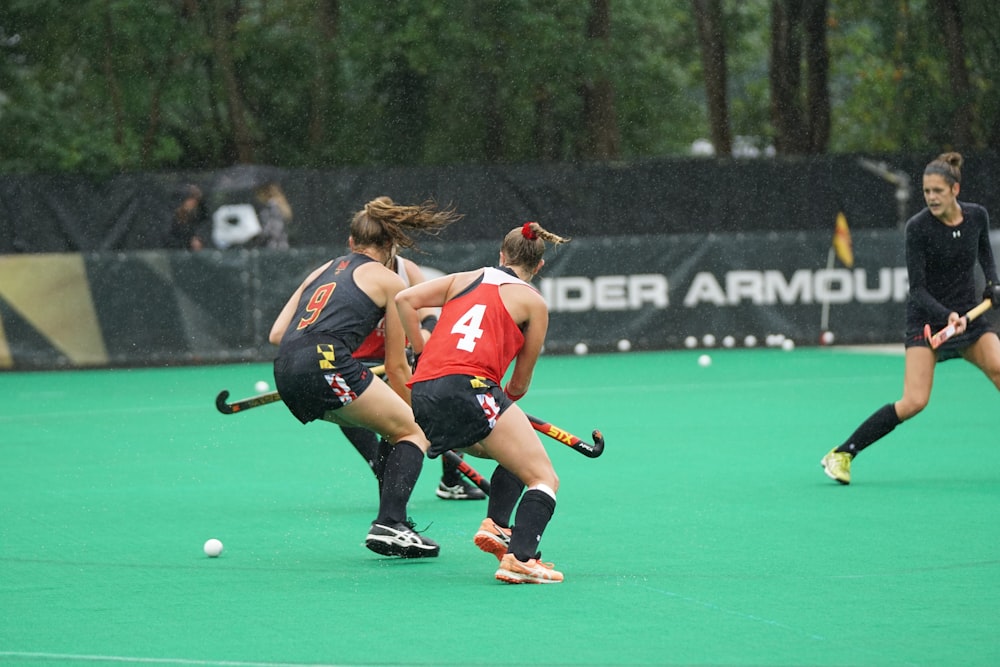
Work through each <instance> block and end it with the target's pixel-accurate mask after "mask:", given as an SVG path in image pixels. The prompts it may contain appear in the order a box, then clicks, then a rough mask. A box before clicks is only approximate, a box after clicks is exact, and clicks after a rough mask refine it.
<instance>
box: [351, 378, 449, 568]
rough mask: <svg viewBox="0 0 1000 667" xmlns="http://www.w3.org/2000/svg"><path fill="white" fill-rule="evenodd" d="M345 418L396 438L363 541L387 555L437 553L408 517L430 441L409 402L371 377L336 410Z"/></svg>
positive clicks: (418, 555)
mask: <svg viewBox="0 0 1000 667" xmlns="http://www.w3.org/2000/svg"><path fill="white" fill-rule="evenodd" d="M336 413H337V416H338V417H339V418H340V419H341V420H350V421H351V422H353V423H355V424H357V425H359V426H364V427H365V428H368V429H371V430H373V431H375V432H376V433H379V434H381V435H383V436H385V438H386V439H388V441H389V442H390V443H392V445H393V447H392V451H391V452H390V453H389V456H388V458H387V460H386V464H385V471H384V472H383V477H382V492H381V496H380V498H379V513H378V516H377V517H376V518H375V520H374V521H373V522H372V526H371V529H370V530H369V531H368V536H367V538H366V539H365V546H367V547H368V548H369V549H371V550H372V551H374V552H376V553H379V554H382V555H384V556H402V557H404V558H420V557H427V556H437V555H438V552H439V551H440V548H439V547H438V545H437V543H435V542H434V541H433V540H430V539H428V538H426V537H423V536H422V535H418V534H417V533H416V532H415V531H414V530H413V526H412V525H411V524H410V523H409V522H408V519H407V511H406V506H407V503H408V502H409V500H410V495H411V494H412V493H413V487H414V486H416V483H417V479H418V478H419V477H420V470H421V468H422V467H423V461H424V452H426V451H427V448H428V446H429V443H428V442H427V438H426V437H424V434H423V431H421V430H420V427H419V426H417V423H416V421H415V420H414V419H413V413H412V411H411V410H410V406H408V405H407V404H406V402H405V401H404V400H403V399H402V398H400V397H399V395H398V394H396V392H394V391H393V390H392V389H390V388H389V386H388V385H386V384H385V383H382V382H373V383H372V384H371V385H369V387H368V388H367V389H365V391H364V392H363V393H362V394H361V395H360V396H358V397H357V398H355V399H354V400H353V401H352V402H351V403H349V404H348V405H345V406H344V407H343V408H340V409H339V410H337V411H336Z"/></svg>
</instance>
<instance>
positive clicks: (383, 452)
mask: <svg viewBox="0 0 1000 667" xmlns="http://www.w3.org/2000/svg"><path fill="white" fill-rule="evenodd" d="M389 454H392V443H390V442H389V441H388V440H386V439H385V438H379V439H378V448H377V449H376V450H375V465H374V466H373V468H374V470H375V478H376V479H377V480H378V492H379V495H380V496H381V495H382V480H383V479H384V478H385V464H386V463H387V462H388V461H389Z"/></svg>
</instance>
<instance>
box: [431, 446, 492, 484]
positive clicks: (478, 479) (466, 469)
mask: <svg viewBox="0 0 1000 667" xmlns="http://www.w3.org/2000/svg"><path fill="white" fill-rule="evenodd" d="M443 456H444V458H445V459H446V460H447V461H448V462H450V463H452V464H453V465H454V466H455V467H456V468H457V469H458V472H460V473H462V474H463V475H465V476H466V477H467V478H468V479H469V481H470V482H472V483H473V484H475V485H476V486H478V487H479V490H480V491H482V492H483V493H485V494H486V495H490V483H489V481H488V480H487V479H486V478H485V477H483V476H482V475H480V474H479V473H478V472H476V469H475V468H473V467H472V466H470V465H469V464H468V463H466V462H465V459H463V458H462V457H461V456H459V455H458V454H456V453H455V452H453V451H452V450H450V449H449V450H448V451H446V452H445V453H444V454H443Z"/></svg>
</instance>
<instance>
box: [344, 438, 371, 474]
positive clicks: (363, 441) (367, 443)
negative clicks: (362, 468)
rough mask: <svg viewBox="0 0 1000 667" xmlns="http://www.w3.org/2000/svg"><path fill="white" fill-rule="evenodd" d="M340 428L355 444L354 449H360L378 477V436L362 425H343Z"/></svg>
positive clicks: (359, 451) (360, 452) (359, 452)
mask: <svg viewBox="0 0 1000 667" xmlns="http://www.w3.org/2000/svg"><path fill="white" fill-rule="evenodd" d="M340 430H341V431H342V432H343V433H344V435H345V436H346V437H347V439H348V440H349V441H350V443H351V444H352V445H354V449H356V450H358V454H361V456H363V457H364V459H365V463H367V464H368V467H369V468H371V469H372V472H374V473H375V477H378V470H377V469H376V467H375V466H376V463H377V462H378V436H377V435H375V434H374V433H372V432H371V431H369V430H368V429H366V428H361V427H360V426H341V427H340Z"/></svg>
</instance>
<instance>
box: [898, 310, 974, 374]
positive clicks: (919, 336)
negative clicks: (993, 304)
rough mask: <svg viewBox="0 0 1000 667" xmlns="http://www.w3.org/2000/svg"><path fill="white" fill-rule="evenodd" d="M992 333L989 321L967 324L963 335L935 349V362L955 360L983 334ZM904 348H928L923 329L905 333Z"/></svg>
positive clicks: (950, 339)
mask: <svg viewBox="0 0 1000 667" xmlns="http://www.w3.org/2000/svg"><path fill="white" fill-rule="evenodd" d="M990 331H994V329H993V327H992V326H991V325H990V323H989V321H987V320H985V319H983V318H981V317H980V318H979V319H975V320H972V321H971V322H969V327H968V328H967V329H966V330H965V333H963V334H961V335H960V336H953V337H952V338H949V339H948V340H946V341H945V342H943V343H942V344H941V347H939V348H938V349H937V361H938V363H941V362H942V361H948V360H949V359H957V358H959V357H961V356H962V352H963V351H964V350H965V348H967V347H969V346H970V345H972V344H973V343H975V342H976V341H977V340H979V339H980V338H982V337H983V335H984V334H986V333H989V332H990ZM905 344H906V347H907V348H910V347H930V343H929V342H928V341H927V338H926V337H924V329H923V327H922V326H921V327H920V330H919V331H907V332H906V341H905Z"/></svg>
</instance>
